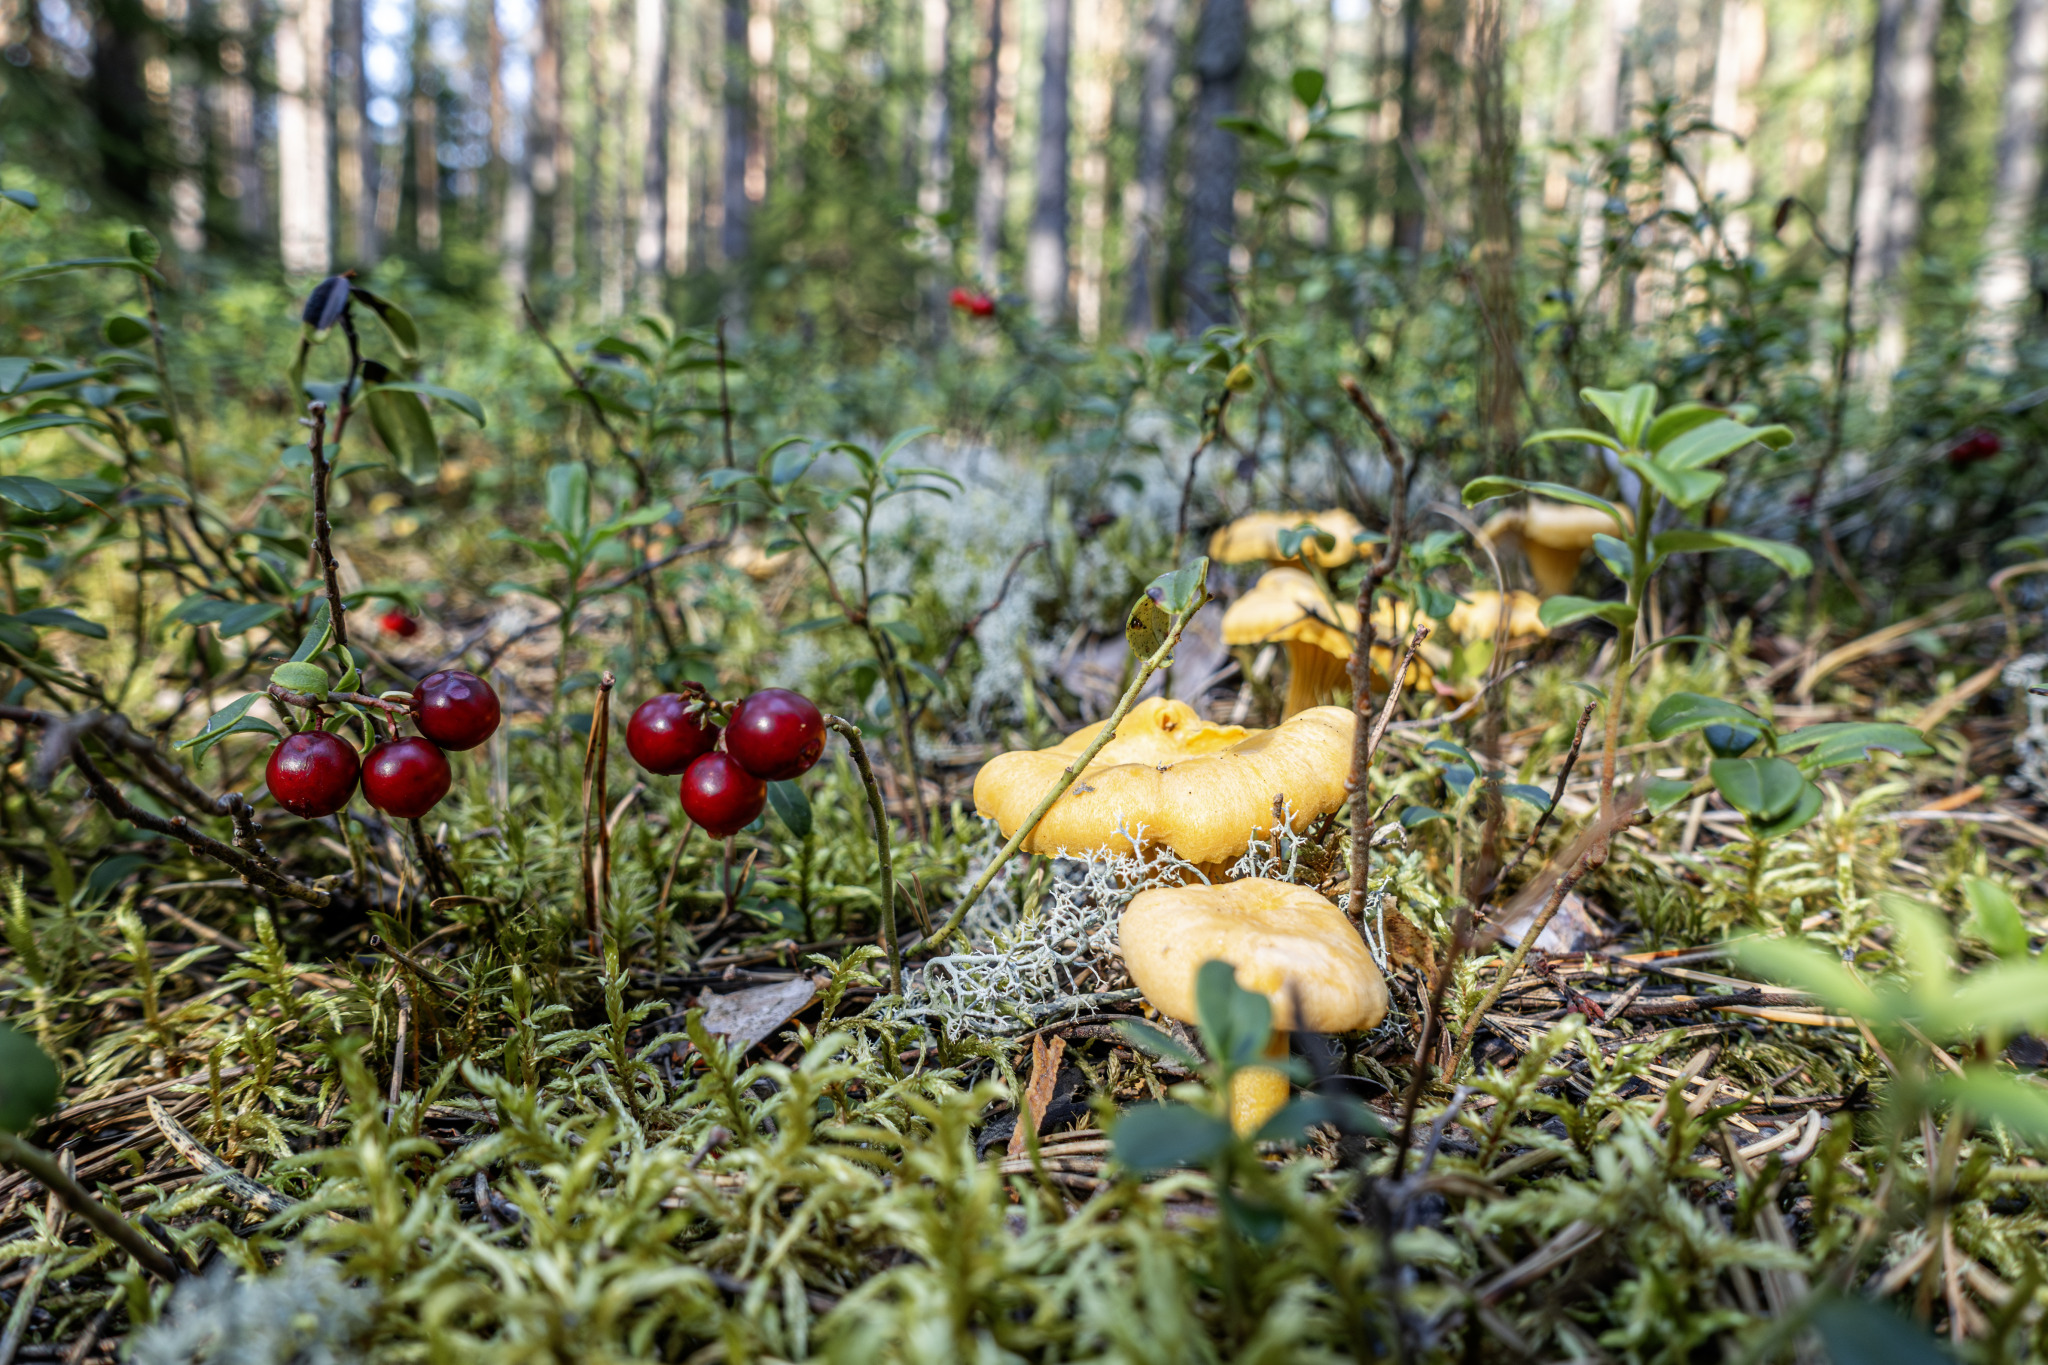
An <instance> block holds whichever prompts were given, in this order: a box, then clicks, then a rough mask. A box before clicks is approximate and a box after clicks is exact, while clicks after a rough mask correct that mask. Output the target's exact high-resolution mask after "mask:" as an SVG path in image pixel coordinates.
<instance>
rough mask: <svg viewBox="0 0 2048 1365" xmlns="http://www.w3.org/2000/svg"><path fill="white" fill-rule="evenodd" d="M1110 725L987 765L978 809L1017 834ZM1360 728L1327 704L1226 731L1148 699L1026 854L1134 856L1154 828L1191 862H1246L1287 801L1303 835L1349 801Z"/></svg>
mask: <svg viewBox="0 0 2048 1365" xmlns="http://www.w3.org/2000/svg"><path fill="white" fill-rule="evenodd" d="M1106 723H1107V722H1098V723H1096V724H1094V725H1090V726H1087V727H1086V728H1084V729H1081V730H1077V731H1075V732H1074V733H1073V734H1071V735H1069V736H1067V737H1066V739H1064V740H1062V741H1061V742H1060V743H1058V744H1055V745H1053V746H1052V747H1051V748H1049V749H1018V750H1013V751H1012V752H1010V753H1006V754H998V755H996V756H995V757H994V758H992V759H990V760H989V761H988V762H987V763H984V764H983V765H982V767H981V771H980V772H979V773H977V774H976V775H975V778H974V808H975V810H976V811H977V812H978V813H979V814H980V815H981V816H982V817H983V818H985V819H991V820H994V821H995V822H996V824H997V825H998V826H999V827H1001V829H1002V831H1003V834H1004V835H1005V836H1006V837H1007V836H1009V835H1012V834H1015V833H1016V832H1017V829H1018V827H1019V826H1021V825H1022V824H1023V823H1024V821H1025V820H1027V819H1028V818H1029V817H1030V815H1031V812H1032V810H1033V809H1035V808H1036V807H1037V805H1038V803H1039V801H1040V800H1041V799H1042V798H1043V797H1044V796H1045V793H1046V792H1047V791H1049V790H1051V788H1052V785H1053V783H1054V782H1056V781H1058V780H1059V776H1060V773H1061V772H1062V771H1064V770H1065V768H1066V766H1067V765H1068V764H1069V763H1071V762H1073V761H1074V759H1075V758H1076V757H1077V756H1078V755H1079V754H1080V752H1081V751H1082V750H1083V749H1085V748H1087V747H1088V745H1089V743H1090V742H1091V741H1093V740H1094V738H1095V736H1096V734H1097V733H1098V732H1100V730H1101V729H1102V726H1103V725H1104V724H1106ZM1355 726H1356V721H1355V719H1354V718H1353V716H1352V714H1351V712H1350V710H1349V709H1347V708H1345V707H1341V706H1318V707H1313V708H1311V709H1310V710H1307V711H1304V712H1302V713H1301V714H1300V715H1298V716H1295V717H1293V718H1292V719H1290V720H1287V721H1285V722H1283V723H1282V724H1280V725H1279V726H1277V727H1275V728H1274V729H1271V730H1247V729H1245V728H1244V727H1243V726H1241V725H1217V724H1215V723H1214V722H1211V721H1205V720H1203V719H1202V718H1201V717H1200V716H1198V715H1196V714H1195V710H1194V708H1193V707H1191V706H1189V705H1188V704H1187V703H1186V702H1179V701H1168V700H1165V699H1164V698H1160V697H1153V698H1150V699H1148V700H1146V701H1141V702H1139V703H1138V704H1137V705H1136V706H1134V707H1132V708H1131V712H1130V714H1129V715H1127V716H1125V717H1124V720H1123V724H1122V725H1120V726H1118V727H1117V732H1116V737H1115V738H1114V739H1112V740H1110V741H1109V743H1107V744H1105V745H1103V746H1102V751H1101V752H1100V753H1098V754H1096V756H1095V758H1094V760H1093V761H1091V762H1090V763H1089V765H1088V767H1087V768H1086V770H1084V771H1083V772H1082V773H1081V775H1080V777H1079V779H1078V780H1076V781H1075V783H1074V785H1073V786H1072V787H1070V788H1068V789H1067V791H1066V792H1065V794H1063V795H1062V796H1061V797H1060V799H1059V800H1058V801H1055V802H1054V803H1053V806H1052V809H1051V810H1049V811H1047V812H1046V815H1045V819H1043V820H1041V821H1040V822H1039V824H1038V828H1037V829H1035V830H1033V831H1032V832H1031V837H1029V838H1028V839H1026V840H1025V841H1024V844H1023V851H1024V852H1026V853H1045V854H1051V853H1058V852H1060V851H1061V850H1063V849H1064V850H1067V851H1069V852H1072V853H1076V854H1079V853H1084V852H1095V851H1100V850H1107V851H1110V852H1114V853H1131V852H1135V851H1136V850H1135V849H1134V848H1133V846H1132V843H1131V839H1130V834H1131V833H1132V832H1133V831H1135V830H1137V828H1138V827H1139V826H1143V831H1142V834H1141V836H1140V837H1142V838H1143V840H1144V841H1145V843H1146V844H1147V845H1161V846H1164V847H1166V848H1170V849H1172V850H1173V851H1174V852H1175V853H1177V854H1179V855H1180V856H1181V857H1182V858H1185V859H1186V860H1187V861H1189V862H1191V863H1198V864H1213V863H1223V862H1226V861H1227V860H1230V859H1235V858H1237V857H1239V856H1240V855H1242V854H1243V853H1244V851H1245V849H1247V848H1249V847H1250V846H1251V841H1252V840H1253V838H1255V837H1264V835H1265V834H1266V832H1267V831H1268V830H1270V829H1271V828H1272V826H1273V824H1274V819H1273V800H1274V798H1275V797H1280V798H1282V799H1284V800H1285V801H1286V803H1287V806H1288V810H1289V813H1290V815H1291V817H1292V818H1293V820H1294V821H1295V822H1296V824H1295V828H1297V829H1303V828H1306V827H1307V825H1308V823H1309V822H1310V821H1312V820H1315V819H1318V818H1320V817H1321V816H1324V815H1327V814H1329V813H1330V812H1331V811H1334V810H1336V809H1337V808H1338V807H1340V806H1342V805H1343V804H1344V796H1345V793H1344V778H1345V775H1346V774H1348V773H1349V772H1350V770H1351V740H1352V735H1353V733H1354V732H1355Z"/></svg>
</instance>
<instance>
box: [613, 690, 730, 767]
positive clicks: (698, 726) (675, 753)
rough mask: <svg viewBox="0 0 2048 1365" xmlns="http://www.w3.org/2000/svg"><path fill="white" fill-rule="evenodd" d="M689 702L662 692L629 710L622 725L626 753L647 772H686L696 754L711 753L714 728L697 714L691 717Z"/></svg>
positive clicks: (715, 735)
mask: <svg viewBox="0 0 2048 1365" xmlns="http://www.w3.org/2000/svg"><path fill="white" fill-rule="evenodd" d="M689 706H690V699H689V698H688V697H682V696H678V695H676V694H675V693H674V692H664V693H662V694H661V695H660V696H658V697H649V698H648V699H647V700H646V701H643V702H641V703H640V705H639V706H638V707H636V708H635V709H634V711H633V719H632V720H630V721H628V722H627V723H626V752H627V753H629V754H631V755H633V761H634V762H635V763H638V764H639V765H640V766H641V767H643V768H645V769H646V770H647V771H648V772H651V773H659V774H661V775H662V776H663V777H673V776H675V775H676V774H677V773H679V772H682V771H684V770H685V769H687V768H688V767H689V766H690V764H691V763H693V762H695V761H696V759H697V758H698V756H699V755H702V754H708V753H710V752H711V746H712V745H714V744H716V743H718V727H717V726H715V725H711V724H709V723H708V722H707V720H706V718H705V716H704V715H703V714H702V713H701V712H699V713H697V714H695V715H692V714H691V713H690V710H689Z"/></svg>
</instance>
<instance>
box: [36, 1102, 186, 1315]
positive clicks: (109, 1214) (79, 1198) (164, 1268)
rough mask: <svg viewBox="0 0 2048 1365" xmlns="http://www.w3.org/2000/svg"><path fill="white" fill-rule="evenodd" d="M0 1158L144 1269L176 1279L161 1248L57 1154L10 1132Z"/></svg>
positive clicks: (175, 1271) (175, 1270)
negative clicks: (66, 1166) (36, 1182)
mask: <svg viewBox="0 0 2048 1365" xmlns="http://www.w3.org/2000/svg"><path fill="white" fill-rule="evenodd" d="M0 1161H4V1162H6V1163H7V1164H8V1165H10V1166H16V1167H19V1168H20V1169H22V1170H24V1171H26V1172H28V1174H29V1175H30V1177H31V1178H33V1179H35V1180H39V1181H41V1182H42V1184H43V1188H44V1189H47V1190H49V1191H50V1192H51V1193H52V1194H55V1195H56V1196H57V1197H58V1198H59V1199H62V1200H63V1201H64V1202H65V1203H67V1204H69V1205H70V1206H71V1211H72V1212H73V1213H76V1214H77V1215H78V1216H79V1217H80V1218H83V1219H84V1220H85V1221H86V1222H87V1223H89V1224H91V1225H92V1229H93V1231H94V1232H97V1233H99V1234H100V1235H101V1236H102V1237H105V1238H106V1239H107V1240H108V1241H110V1242H112V1243H113V1244H114V1245H115V1246H117V1247H119V1248H121V1250H123V1251H125V1252H127V1253H128V1254H129V1255H130V1256H133V1257H134V1258H135V1260H136V1263H137V1264H138V1265H140V1266H141V1267H142V1268H143V1269H144V1270H147V1271H148V1272H149V1273H150V1274H152V1275H154V1276H156V1277H157V1278H158V1279H160V1280H163V1281H165V1282H166V1283H171V1284H175V1283H176V1282H177V1281H178V1279H179V1277H180V1272H179V1270H178V1267H177V1264H176V1263H175V1262H173V1261H172V1260H171V1258H170V1257H168V1256H166V1255H165V1254H164V1252H163V1248H161V1247H159V1246H158V1245H157V1244H156V1243H155V1242H152V1241H150V1240H149V1238H147V1237H145V1236H143V1235H142V1234H141V1233H140V1232H137V1231H136V1230H135V1227H134V1225H133V1224H131V1223H129V1222H128V1220H127V1219H125V1218H123V1217H121V1215H119V1214H118V1213H115V1212H114V1211H113V1210H112V1209H110V1208H108V1207H107V1206H106V1205H105V1204H102V1203H101V1202H100V1201H99V1200H98V1199H97V1198H95V1197H94V1195H93V1193H92V1192H91V1191H90V1190H88V1189H86V1188H85V1186H83V1185H81V1184H79V1183H78V1179H77V1177H75V1176H73V1175H72V1174H71V1173H70V1172H69V1171H67V1170H65V1169H64V1167H63V1164H62V1163H61V1162H59V1161H58V1159H57V1158H56V1157H54V1156H52V1155H50V1154H49V1153H48V1152H46V1151H44V1150H42V1149H41V1148H40V1147H35V1146H31V1145H30V1144H29V1143H27V1142H25V1141H23V1140H22V1139H21V1138H20V1137H18V1136H16V1135H15V1134H13V1133H0Z"/></svg>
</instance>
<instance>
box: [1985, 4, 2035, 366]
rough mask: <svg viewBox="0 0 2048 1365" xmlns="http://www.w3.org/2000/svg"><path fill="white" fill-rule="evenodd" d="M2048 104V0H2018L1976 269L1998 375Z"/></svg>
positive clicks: (2023, 288) (2023, 271) (2014, 338)
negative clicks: (1986, 218) (1988, 212)
mask: <svg viewBox="0 0 2048 1365" xmlns="http://www.w3.org/2000/svg"><path fill="white" fill-rule="evenodd" d="M2044 104H2048V0H2012V29H2011V39H2010V41H2009V42H2008V43H2007V45H2006V50H2005V97H2004V100H2003V101H2002V104H2001V107H2000V109H1999V124H1998V156H1997V161H1996V164H1997V170H1996V172H1995V173H1994V176H1995V178H1994V180H1993V182H1992V189H1991V221H1990V223H1989V224H1988V225H1986V227H1985V229H1984V261H1983V264H1982V265H1981V266H1979V267H1978V271H1977V307H1978V309H1979V313H1978V319H1977V328H1976V331H1977V336H1976V343H1977V345H1976V349H1977V354H1978V358H1979V360H1980V362H1981V363H1982V364H1984V365H1986V366H1987V367H1989V368H1990V369H1991V370H1992V371H1993V372H1994V373H1996V374H2006V373H2009V372H2010V371H2011V369H2012V367H2013V347H2014V345H2015V344H2016V343H2017V342H2018V341H2019V335H2020V326H2021V315H2020V304H2021V303H2022V302H2024V301H2025V299H2026V297H2027V293H2028V290H2029V287H2030V286H2031V284H2032V276H2033V271H2032V269H2031V265H2030V262H2029V260H2028V257H2027V246H2028V242H2029V239H2030V238H2031V237H2032V236H2033V227H2034V209H2035V204H2036V201H2037V200H2038V199H2039V197H2040V192H2041V116H2042V111H2043V106H2044Z"/></svg>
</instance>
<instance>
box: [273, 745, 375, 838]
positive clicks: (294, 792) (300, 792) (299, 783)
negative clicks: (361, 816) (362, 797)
mask: <svg viewBox="0 0 2048 1365" xmlns="http://www.w3.org/2000/svg"><path fill="white" fill-rule="evenodd" d="M362 770H363V761H362V760H361V759H360V758H358V757H356V751H355V747H354V746H353V745H351V744H350V743H349V742H348V741H347V740H345V739H343V738H342V737H341V736H340V735H330V734H328V733H327V732H326V731H325V730H305V731H301V732H300V733H299V734H296V735H288V736H286V737H285V741H284V743H282V744H280V745H278V746H277V747H276V748H275V749H272V750H271V751H270V764H269V766H268V767H266V768H265V769H264V770H263V782H264V785H265V786H267V787H269V788H270V795H271V798H272V799H273V800H275V801H276V802H277V804H278V805H280V806H283V807H284V808H285V809H286V810H288V811H290V812H291V813H292V814H293V815H301V816H304V817H305V818H306V819H308V820H317V819H319V818H320V817H321V816H323V815H332V814H334V813H335V812H336V811H338V810H340V809H341V808H342V807H343V806H346V805H347V804H348V799H349V798H350V797H351V796H354V795H355V794H356V778H357V777H359V776H360V775H361V774H362Z"/></svg>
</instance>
